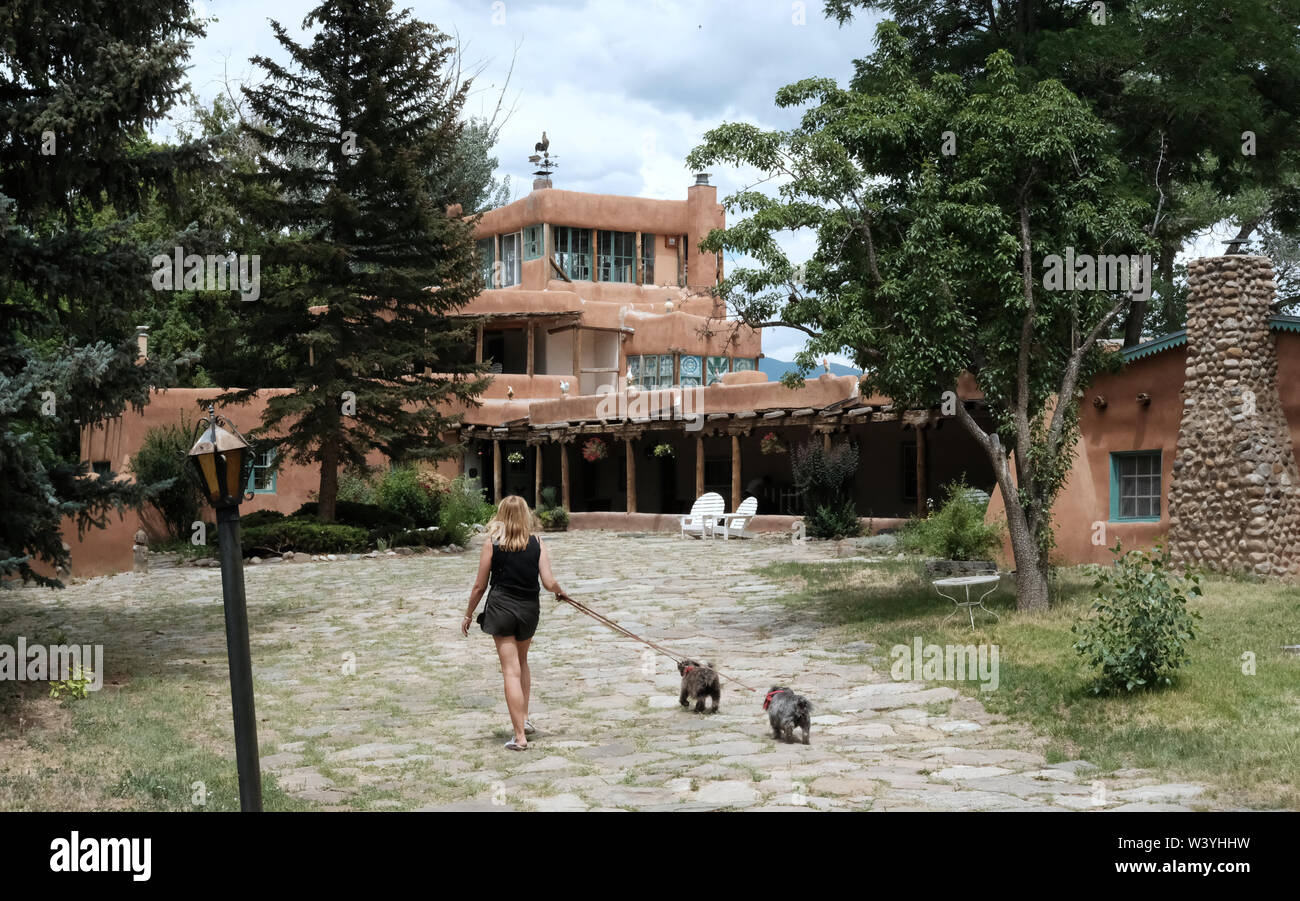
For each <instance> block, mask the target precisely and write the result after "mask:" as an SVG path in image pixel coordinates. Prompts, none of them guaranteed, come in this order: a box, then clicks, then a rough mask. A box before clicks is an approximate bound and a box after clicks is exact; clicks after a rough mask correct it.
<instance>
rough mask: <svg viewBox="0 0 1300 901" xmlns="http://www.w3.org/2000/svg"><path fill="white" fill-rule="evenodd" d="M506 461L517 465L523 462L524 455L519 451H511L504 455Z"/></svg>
mask: <svg viewBox="0 0 1300 901" xmlns="http://www.w3.org/2000/svg"><path fill="white" fill-rule="evenodd" d="M506 459H507V460H509V461H510V462H511V463H515V464H519V463H522V462H524V455H523V453H522V452H521V451H513V452H511V453H509V454H507V455H506Z"/></svg>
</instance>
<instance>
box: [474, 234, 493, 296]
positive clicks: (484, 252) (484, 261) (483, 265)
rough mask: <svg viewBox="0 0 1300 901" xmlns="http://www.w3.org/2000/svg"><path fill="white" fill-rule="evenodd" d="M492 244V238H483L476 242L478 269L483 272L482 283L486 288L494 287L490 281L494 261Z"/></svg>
mask: <svg viewBox="0 0 1300 901" xmlns="http://www.w3.org/2000/svg"><path fill="white" fill-rule="evenodd" d="M494 244H495V241H494V239H492V238H483V239H482V240H480V241H479V242H478V262H479V271H480V272H482V273H483V284H484V285H486V286H487V287H488V288H494V287H496V285H495V284H493V281H492V264H493V263H494V262H496V259H495V256H496V251H495V247H494Z"/></svg>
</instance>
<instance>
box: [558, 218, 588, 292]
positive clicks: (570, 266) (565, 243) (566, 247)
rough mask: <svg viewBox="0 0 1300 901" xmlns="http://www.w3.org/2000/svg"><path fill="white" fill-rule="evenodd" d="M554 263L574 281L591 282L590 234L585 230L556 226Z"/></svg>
mask: <svg viewBox="0 0 1300 901" xmlns="http://www.w3.org/2000/svg"><path fill="white" fill-rule="evenodd" d="M555 262H556V263H557V264H559V267H560V269H561V270H562V271H563V272H564V274H565V275H567V276H568V277H569V278H571V279H573V280H574V281H583V282H586V281H591V232H590V231H589V230H588V229H585V228H569V227H568V226H563V225H561V226H557V227H556V229H555Z"/></svg>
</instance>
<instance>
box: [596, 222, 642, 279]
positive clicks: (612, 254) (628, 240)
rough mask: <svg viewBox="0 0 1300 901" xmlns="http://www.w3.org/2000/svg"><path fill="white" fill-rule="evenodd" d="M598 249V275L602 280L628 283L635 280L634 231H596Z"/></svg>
mask: <svg viewBox="0 0 1300 901" xmlns="http://www.w3.org/2000/svg"><path fill="white" fill-rule="evenodd" d="M596 246H597V247H598V248H599V249H600V255H599V261H600V266H599V273H598V277H599V279H600V281H602V282H618V283H622V284H629V283H631V282H634V281H636V268H635V267H636V232H615V231H605V230H604V229H601V230H599V231H597V232H596Z"/></svg>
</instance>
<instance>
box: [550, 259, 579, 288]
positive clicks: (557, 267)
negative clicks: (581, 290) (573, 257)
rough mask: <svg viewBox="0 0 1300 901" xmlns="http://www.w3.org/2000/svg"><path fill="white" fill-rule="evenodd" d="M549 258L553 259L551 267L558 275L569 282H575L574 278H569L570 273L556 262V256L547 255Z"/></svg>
mask: <svg viewBox="0 0 1300 901" xmlns="http://www.w3.org/2000/svg"><path fill="white" fill-rule="evenodd" d="M547 259H548V260H550V261H551V268H552V269H554V270H555V274H556V275H558V276H559V277H560V278H562V279H564V280H565V281H566V282H568V283H569V284H573V279H571V278H569V274H568V273H567V272H565V271H564V270H563V269H561V268H560V264H559V263H557V262H555V257H547Z"/></svg>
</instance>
